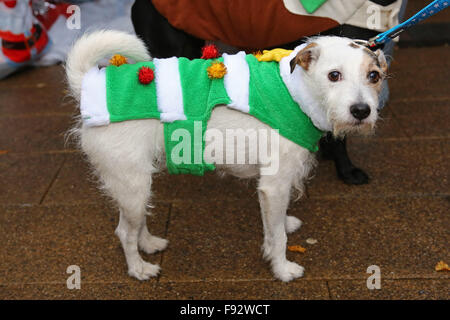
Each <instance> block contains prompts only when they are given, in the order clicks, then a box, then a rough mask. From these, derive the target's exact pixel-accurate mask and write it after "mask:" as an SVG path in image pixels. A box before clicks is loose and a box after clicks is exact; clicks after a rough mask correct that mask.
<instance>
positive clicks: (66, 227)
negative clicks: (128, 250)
mask: <svg viewBox="0 0 450 320" xmlns="http://www.w3.org/2000/svg"><path fill="white" fill-rule="evenodd" d="M168 211H169V207H168V206H165V205H161V206H158V207H157V208H155V209H154V216H152V217H151V218H149V221H148V224H149V227H150V230H151V231H152V232H153V234H155V235H159V236H164V233H165V228H166V224H167V217H168ZM1 213H2V214H1V215H0V241H1V242H2V243H4V245H3V246H2V248H1V249H0V284H2V285H18V284H45V283H53V282H56V283H63V282H64V283H65V281H66V279H67V277H68V275H67V274H66V269H67V267H68V266H71V265H77V266H79V267H80V268H81V277H82V278H81V280H82V281H86V282H123V283H134V282H138V281H137V280H135V279H133V278H131V277H129V276H128V274H127V267H126V262H125V257H124V254H123V251H122V246H121V244H120V241H119V239H118V238H117V237H116V236H115V235H114V230H115V228H116V226H117V223H118V216H119V214H118V210H117V209H115V208H114V207H112V206H95V205H90V206H86V205H85V206H77V205H74V206H31V207H21V206H8V207H1ZM142 256H143V258H144V259H145V260H147V261H149V262H151V263H160V260H161V256H160V254H154V255H147V254H143V255H142ZM150 281H154V282H156V281H157V279H156V278H154V279H152V280H150Z"/></svg>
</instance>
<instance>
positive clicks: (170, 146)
mask: <svg viewBox="0 0 450 320" xmlns="http://www.w3.org/2000/svg"><path fill="white" fill-rule="evenodd" d="M217 60H219V61H221V62H223V58H220V59H217ZM211 63H212V61H211V60H204V59H195V60H192V61H191V60H189V59H186V58H179V59H178V69H179V71H180V81H181V88H182V91H183V108H184V113H185V115H186V118H187V120H179V121H174V122H173V123H165V124H164V141H165V146H166V164H167V168H168V170H169V173H172V174H179V173H190V174H194V175H200V176H201V175H203V174H204V173H205V171H209V170H215V165H214V164H208V163H205V161H204V159H203V150H204V149H205V141H204V139H203V138H204V136H205V132H206V126H207V122H208V120H209V118H210V117H211V112H212V109H213V108H214V107H215V106H216V105H219V104H229V103H230V102H231V101H230V98H229V97H228V94H227V92H226V90H225V86H224V83H223V78H222V79H210V78H209V77H208V73H207V71H206V69H207V68H208V67H209V66H210V65H211ZM199 127H201V129H199ZM181 128H183V129H186V130H187V132H189V134H190V138H191V146H190V149H191V150H190V151H191V152H190V154H191V157H190V160H188V161H187V162H188V163H179V164H176V163H175V162H174V161H173V159H172V155H173V152H174V148H176V147H177V145H179V144H180V142H181V141H182V140H183V138H184V139H185V138H186V137H187V136H186V137H180V138H179V139H173V136H172V135H173V133H174V131H175V130H178V129H181ZM177 132H179V131H177ZM200 134H201V135H200ZM198 137H202V139H201V140H200V139H198ZM196 138H197V139H196ZM173 140H175V141H173ZM175 151H177V150H176V149H175ZM174 155H177V154H174ZM178 155H179V154H178ZM179 156H182V155H179ZM186 160H187V158H186Z"/></svg>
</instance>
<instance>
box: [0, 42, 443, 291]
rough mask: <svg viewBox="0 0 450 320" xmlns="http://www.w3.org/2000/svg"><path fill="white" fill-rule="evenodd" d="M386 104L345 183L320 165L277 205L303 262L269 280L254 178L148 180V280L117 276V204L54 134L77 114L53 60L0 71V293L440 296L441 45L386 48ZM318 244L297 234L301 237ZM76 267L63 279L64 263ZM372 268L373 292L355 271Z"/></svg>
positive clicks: (352, 148)
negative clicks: (288, 278) (359, 178)
mask: <svg viewBox="0 0 450 320" xmlns="http://www.w3.org/2000/svg"><path fill="white" fill-rule="evenodd" d="M394 56H395V60H394V62H393V65H392V68H391V70H390V71H391V73H392V76H393V77H392V79H390V86H391V100H390V103H389V105H388V106H387V107H386V108H385V109H384V110H383V111H382V118H383V120H381V121H380V122H379V127H378V129H377V134H376V135H375V136H373V137H369V138H361V137H353V138H350V139H349V143H348V148H349V153H350V155H351V158H352V159H353V160H354V162H355V163H356V164H357V165H358V166H360V167H362V168H364V169H365V170H366V171H367V172H368V173H369V175H370V177H371V180H370V183H369V184H368V185H365V186H348V185H345V184H343V183H342V182H341V181H339V180H338V179H337V178H336V172H335V169H334V165H333V163H332V162H330V161H325V160H321V161H320V163H319V166H318V168H317V170H316V175H315V177H314V178H313V179H312V180H311V181H310V183H309V184H308V186H307V192H306V195H305V197H304V198H303V199H301V200H300V201H298V202H294V203H292V204H291V206H290V209H289V214H291V215H295V216H297V217H299V218H300V219H301V220H302V221H303V226H302V227H301V229H300V231H298V232H296V233H294V234H292V235H290V236H289V241H288V244H289V245H301V246H303V247H305V248H306V252H305V253H294V252H288V257H289V259H291V260H294V261H296V262H298V263H299V264H301V265H303V266H304V267H305V268H306V272H305V276H304V277H303V278H301V279H298V280H295V281H293V282H290V283H281V282H280V281H276V280H274V279H273V277H272V275H271V273H270V270H269V265H268V264H267V263H266V262H264V261H263V259H262V255H261V250H260V247H261V244H262V223H261V220H260V214H259V208H258V202H257V196H256V192H255V183H254V182H244V181H240V180H238V179H235V178H232V177H224V178H220V177H218V176H217V175H215V174H207V175H206V176H205V177H193V176H168V175H159V176H158V177H157V178H156V180H155V182H154V187H153V189H154V192H155V195H154V198H153V199H154V201H153V203H154V204H155V209H154V210H153V212H154V215H153V216H152V217H151V218H150V219H149V222H148V224H149V228H150V230H151V231H152V233H154V234H156V235H158V236H162V237H164V238H167V239H169V241H170V244H169V247H168V249H167V250H166V251H164V252H163V253H158V254H155V255H146V254H143V257H144V258H145V259H146V260H147V261H150V262H152V263H159V264H160V265H161V267H162V273H161V275H160V276H159V277H158V278H154V279H151V280H149V281H145V282H139V281H138V280H135V279H133V278H130V277H129V276H128V275H127V270H126V264H125V258H124V255H123V252H122V249H121V245H120V243H119V240H118V238H117V237H116V236H115V235H114V229H115V227H116V224H117V222H118V212H117V210H116V209H115V207H114V205H113V204H112V203H111V202H110V200H108V199H107V198H106V197H104V196H102V195H101V193H100V192H99V191H97V188H96V182H95V179H94V178H93V177H92V175H90V173H89V170H88V166H87V164H86V162H85V161H84V160H83V159H82V156H81V154H80V152H78V151H77V150H76V147H75V145H74V144H73V143H71V142H70V141H69V142H68V143H67V144H66V143H65V132H66V131H67V130H68V129H69V128H70V126H71V125H72V124H73V120H72V119H73V116H74V115H76V114H77V110H76V109H75V106H74V104H73V102H72V101H71V100H70V99H68V98H66V95H67V92H66V91H65V85H64V76H63V74H64V71H63V68H62V67H60V66H54V67H49V68H41V69H30V70H27V71H26V72H21V73H19V74H17V75H14V76H12V77H10V78H8V79H6V80H4V81H1V82H0V128H1V132H2V134H1V135H0V172H1V180H2V181H1V184H0V243H2V245H1V247H0V299H23V298H30V299H39V298H51V299H53V298H60V299H73V298H83V299H84V298H90V299H110V298H120V299H354V298H360V299H449V298H450V293H449V292H450V290H449V289H450V273H448V272H437V271H435V269H434V267H435V265H436V264H437V263H438V262H439V261H440V260H443V261H444V262H447V263H450V254H449V250H448V247H449V242H450V231H449V225H450V214H449V213H450V210H449V209H450V180H449V179H450V177H449V175H450V153H449V151H450V130H449V122H450V85H449V82H448V79H449V78H450V60H449V57H450V48H449V47H448V46H441V47H432V48H408V49H397V50H396V52H395V54H394ZM309 238H312V239H315V240H317V243H315V244H308V242H307V241H306V240H307V239H309ZM70 265H77V266H79V267H80V269H81V289H80V290H69V289H68V288H67V286H66V280H67V278H68V277H69V274H67V273H66V269H67V267H68V266H70ZM371 265H376V266H379V268H380V270H381V289H379V290H369V289H368V288H367V284H366V280H367V278H368V277H369V276H370V274H368V273H366V271H367V268H368V267H369V266H371Z"/></svg>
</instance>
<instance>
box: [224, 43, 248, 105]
mask: <svg viewBox="0 0 450 320" xmlns="http://www.w3.org/2000/svg"><path fill="white" fill-rule="evenodd" d="M245 57H246V55H245V52H244V51H240V52H239V53H237V54H232V55H231V54H226V53H224V54H223V62H224V64H225V66H226V67H227V74H226V75H225V77H224V79H223V82H224V85H225V89H226V90H227V94H228V96H229V97H230V99H231V103H230V104H229V105H228V107H230V108H233V109H236V110H239V111H242V112H245V113H249V111H250V106H249V103H248V99H249V98H248V95H249V82H250V70H249V68H248V64H247V60H246V59H245Z"/></svg>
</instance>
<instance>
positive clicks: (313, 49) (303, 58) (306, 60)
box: [290, 42, 319, 73]
mask: <svg viewBox="0 0 450 320" xmlns="http://www.w3.org/2000/svg"><path fill="white" fill-rule="evenodd" d="M318 57H319V50H318V45H317V43H314V42H312V43H310V44H308V45H307V46H306V47H305V48H303V49H302V50H301V51H300V52H299V53H297V55H296V56H295V58H293V59H292V60H291V62H290V65H291V73H292V72H294V69H295V66H296V65H299V66H300V67H302V68H303V69H305V70H306V71H308V70H309V66H310V64H311V62H312V61H314V60H317V59H318Z"/></svg>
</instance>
